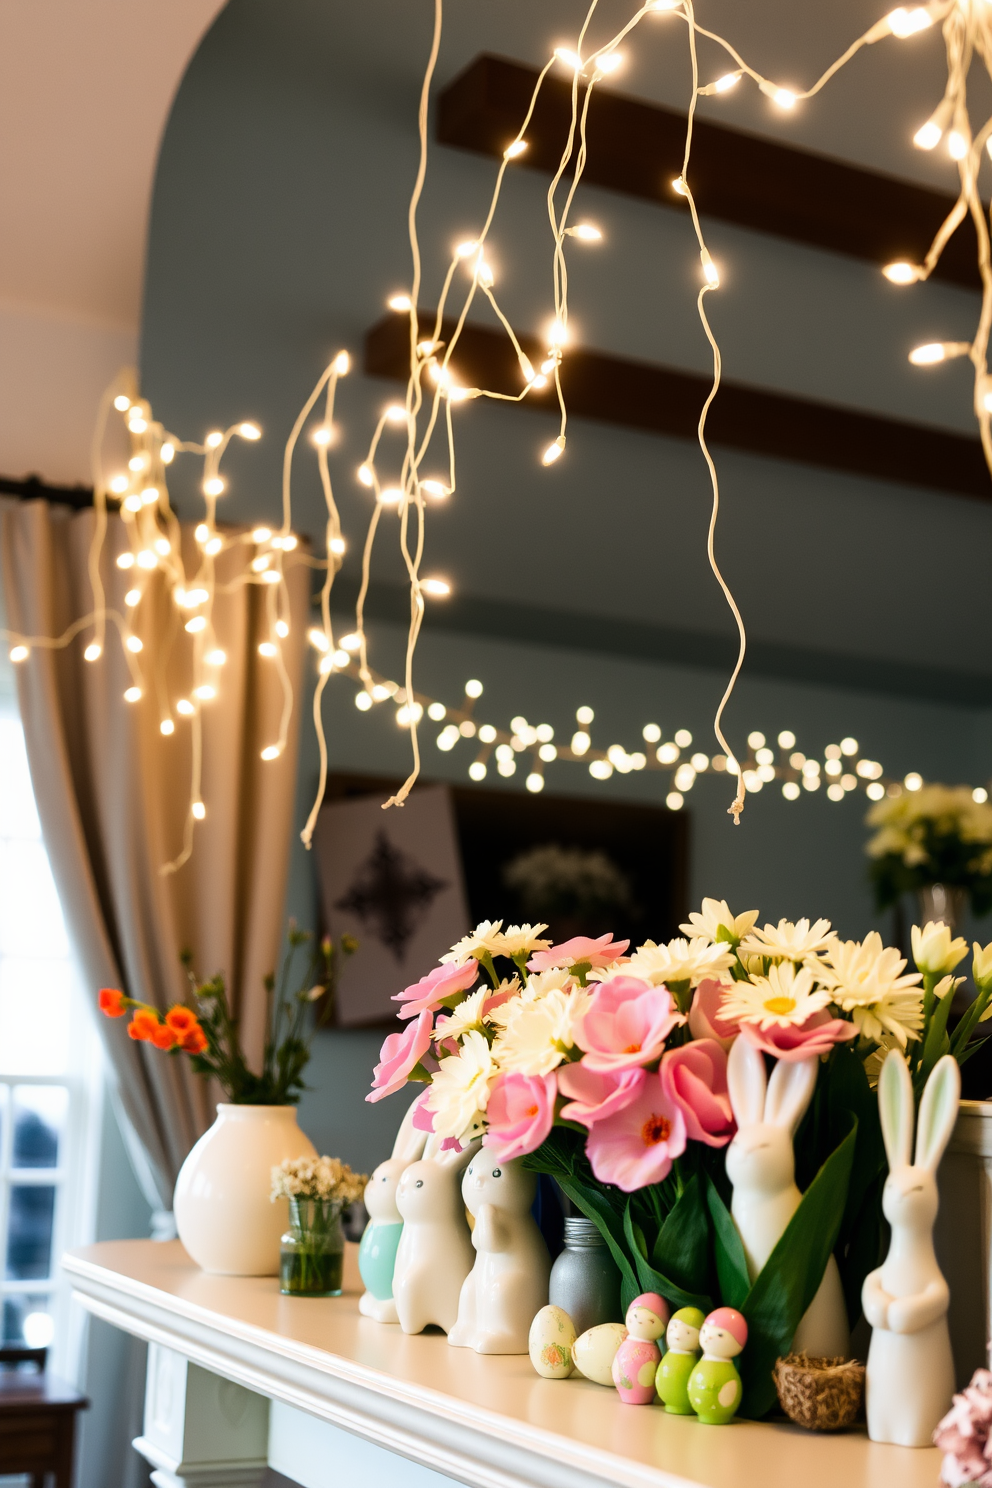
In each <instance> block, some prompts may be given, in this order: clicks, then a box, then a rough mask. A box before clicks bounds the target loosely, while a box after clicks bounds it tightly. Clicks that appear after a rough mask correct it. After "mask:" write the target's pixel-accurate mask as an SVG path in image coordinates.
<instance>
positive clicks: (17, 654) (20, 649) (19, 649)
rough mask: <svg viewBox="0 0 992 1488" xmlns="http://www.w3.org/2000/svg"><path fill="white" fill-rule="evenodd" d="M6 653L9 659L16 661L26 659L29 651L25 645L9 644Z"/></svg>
mask: <svg viewBox="0 0 992 1488" xmlns="http://www.w3.org/2000/svg"><path fill="white" fill-rule="evenodd" d="M7 654H8V656H9V657H10V660H11V661H13V662H15V663H16V662H19V661H27V659H28V657H29V656H30V654H31V653H30V652H29V650H28V648H27V646H11V648H10V650H9V651H8V653H7Z"/></svg>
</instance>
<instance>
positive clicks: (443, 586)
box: [420, 579, 451, 599]
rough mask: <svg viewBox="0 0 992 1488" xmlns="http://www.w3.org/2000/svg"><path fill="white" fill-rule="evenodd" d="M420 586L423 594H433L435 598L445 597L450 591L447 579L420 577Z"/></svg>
mask: <svg viewBox="0 0 992 1488" xmlns="http://www.w3.org/2000/svg"><path fill="white" fill-rule="evenodd" d="M420 587H421V589H422V590H423V591H424V593H425V594H433V595H434V596H435V598H437V599H446V598H447V596H448V595H449V594H450V593H451V585H450V584H449V583H448V581H447V579H422V580H421V584H420Z"/></svg>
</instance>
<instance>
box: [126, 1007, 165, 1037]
mask: <svg viewBox="0 0 992 1488" xmlns="http://www.w3.org/2000/svg"><path fill="white" fill-rule="evenodd" d="M158 1026H159V1021H158V1019H157V1018H156V1016H155V1014H154V1013H151V1012H149V1011H148V1009H147V1008H139V1009H138V1011H137V1012H136V1013H135V1015H134V1017H133V1018H132V1019H131V1021H130V1023H129V1024H128V1025H127V1031H128V1033H129V1034H130V1035H131V1037H132V1038H133V1039H139V1040H140V1041H141V1042H145V1041H147V1040H148V1039H150V1038H151V1036H152V1034H153V1033H154V1032H155V1030H156V1028H158Z"/></svg>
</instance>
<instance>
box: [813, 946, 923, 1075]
mask: <svg viewBox="0 0 992 1488" xmlns="http://www.w3.org/2000/svg"><path fill="white" fill-rule="evenodd" d="M905 966H906V962H905V960H904V959H903V957H902V956H900V954H899V952H898V951H897V950H896V949H895V947H894V946H888V947H884V946H883V945H882V937H881V936H880V935H879V934H878V932H877V931H876V930H872V931H871V932H870V933H869V934H868V935H866V936H865V938H864V940H863V941H857V940H836V941H834V943H833V944H832V945H831V946H830V947H829V949H828V950H827V952H826V955H825V956H824V958H823V960H822V961H821V962H818V963H817V966H816V977H817V980H818V981H819V983H820V985H821V986H822V987H824V988H825V989H826V990H828V991H829V992H830V997H831V1001H833V1002H835V1003H836V1004H837V1006H838V1007H840V1008H843V1009H844V1011H845V1012H846V1013H850V1014H851V1015H852V1017H853V1020H854V1022H855V1023H856V1025H857V1027H858V1029H859V1030H860V1032H861V1033H862V1034H863V1035H864V1036H865V1038H869V1039H872V1040H874V1041H875V1042H879V1041H881V1039H882V1036H883V1034H888V1035H889V1036H890V1037H891V1038H893V1039H895V1040H896V1041H897V1042H898V1043H899V1044H900V1045H901V1046H902V1047H903V1048H905V1047H906V1044H907V1042H908V1040H909V1039H911V1038H916V1036H917V1032H918V1031H919V1029H920V1028H922V1026H923V994H922V992H921V991H920V987H919V984H920V982H921V981H922V976H921V974H920V973H919V972H918V971H911V972H907V973H906V974H905V975H903V972H904V970H905Z"/></svg>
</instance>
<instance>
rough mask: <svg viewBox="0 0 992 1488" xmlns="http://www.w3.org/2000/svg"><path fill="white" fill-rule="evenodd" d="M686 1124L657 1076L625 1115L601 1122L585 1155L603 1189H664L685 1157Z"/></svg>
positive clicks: (648, 1081) (648, 1079) (651, 1077)
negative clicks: (663, 1182) (662, 1185)
mask: <svg viewBox="0 0 992 1488" xmlns="http://www.w3.org/2000/svg"><path fill="white" fill-rule="evenodd" d="M685 1141H686V1133H685V1118H684V1116H683V1115H682V1111H681V1109H680V1108H679V1106H677V1105H676V1103H675V1102H674V1101H673V1100H671V1099H670V1098H669V1096H668V1095H666V1093H665V1090H664V1088H663V1087H662V1083H661V1077H660V1076H659V1075H656V1074H654V1075H648V1076H647V1077H646V1078H645V1081H644V1085H643V1087H642V1089H641V1092H640V1094H639V1095H638V1096H637V1098H636V1099H635V1100H633V1101H632V1102H631V1103H630V1105H629V1106H625V1107H624V1109H623V1110H622V1111H617V1112H615V1114H614V1115H612V1116H607V1118H606V1120H605V1121H597V1122H596V1125H595V1126H594V1127H593V1128H592V1130H591V1131H590V1133H589V1136H588V1138H587V1139H586V1154H587V1156H588V1158H589V1161H590V1162H591V1164H592V1170H593V1173H594V1174H595V1175H596V1177H597V1178H598V1179H599V1181H600V1183H615V1184H616V1186H617V1188H622V1189H623V1191H624V1193H634V1192H635V1190H636V1189H638V1188H645V1187H646V1186H647V1185H648V1184H650V1183H660V1182H661V1180H662V1179H663V1178H664V1177H666V1175H667V1174H668V1172H669V1170H670V1169H671V1166H672V1159H673V1158H676V1157H678V1155H679V1153H680V1152H684V1151H685Z"/></svg>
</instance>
